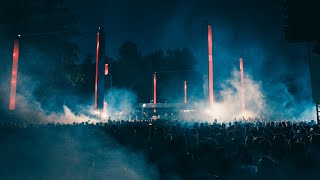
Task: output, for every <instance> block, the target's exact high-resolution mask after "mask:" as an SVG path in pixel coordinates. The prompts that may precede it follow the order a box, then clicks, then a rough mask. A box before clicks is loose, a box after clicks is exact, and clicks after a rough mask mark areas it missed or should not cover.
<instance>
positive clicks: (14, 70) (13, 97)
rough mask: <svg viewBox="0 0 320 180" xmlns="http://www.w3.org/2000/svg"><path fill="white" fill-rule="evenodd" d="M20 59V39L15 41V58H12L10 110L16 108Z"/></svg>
mask: <svg viewBox="0 0 320 180" xmlns="http://www.w3.org/2000/svg"><path fill="white" fill-rule="evenodd" d="M18 61H19V40H15V41H14V47H13V60H12V79H11V92H10V105H9V109H10V110H15V108H16V90H17V76H18Z"/></svg>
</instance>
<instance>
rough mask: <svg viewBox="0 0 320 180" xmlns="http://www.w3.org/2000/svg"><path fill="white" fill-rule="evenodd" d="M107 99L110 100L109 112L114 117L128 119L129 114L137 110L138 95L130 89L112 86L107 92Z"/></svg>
mask: <svg viewBox="0 0 320 180" xmlns="http://www.w3.org/2000/svg"><path fill="white" fill-rule="evenodd" d="M106 101H107V102H108V108H107V111H108V112H107V114H108V116H111V118H113V119H122V118H125V120H128V118H129V117H128V116H127V115H125V114H128V113H130V112H134V111H135V107H136V106H137V103H138V101H137V96H136V94H135V93H133V92H132V91H130V90H127V89H119V88H112V89H111V90H110V91H108V92H107V94H106Z"/></svg>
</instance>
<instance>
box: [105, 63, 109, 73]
mask: <svg viewBox="0 0 320 180" xmlns="http://www.w3.org/2000/svg"><path fill="white" fill-rule="evenodd" d="M108 74H109V64H105V65H104V75H108Z"/></svg>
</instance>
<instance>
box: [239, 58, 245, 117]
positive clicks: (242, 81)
mask: <svg viewBox="0 0 320 180" xmlns="http://www.w3.org/2000/svg"><path fill="white" fill-rule="evenodd" d="M243 71H244V69H243V59H242V58H240V76H241V110H242V114H243V115H244V114H245V111H246V104H245V96H244V91H245V89H244V75H243Z"/></svg>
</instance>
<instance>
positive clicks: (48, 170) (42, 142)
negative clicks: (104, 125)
mask: <svg viewBox="0 0 320 180" xmlns="http://www.w3.org/2000/svg"><path fill="white" fill-rule="evenodd" d="M6 137H7V138H6V139H5V140H4V142H3V143H1V145H0V147H1V148H0V162H1V163H0V173H1V176H2V177H3V178H4V179H7V178H9V179H154V178H157V176H158V175H157V172H156V170H155V169H154V167H153V166H151V165H147V164H146V163H145V160H144V157H143V156H140V155H138V154H135V153H133V152H131V151H129V150H128V149H125V148H124V147H122V146H120V145H118V144H117V143H116V142H115V141H114V140H113V139H111V138H109V137H108V136H107V135H106V134H104V133H103V131H102V130H101V129H100V128H98V127H92V128H91V127H86V126H82V127H72V129H69V128H68V127H67V126H61V127H60V128H59V127H50V126H49V127H48V126H47V127H43V128H32V127H27V128H26V129H20V131H8V132H7V134H6ZM21 137H24V138H21ZM12 142H15V143H12ZM3 155H5V156H3ZM31 164H32V165H31Z"/></svg>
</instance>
